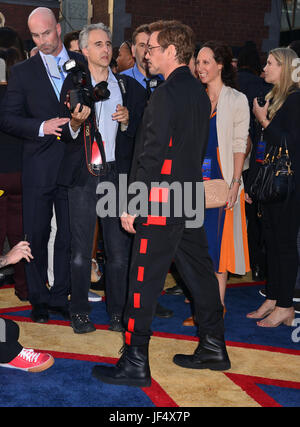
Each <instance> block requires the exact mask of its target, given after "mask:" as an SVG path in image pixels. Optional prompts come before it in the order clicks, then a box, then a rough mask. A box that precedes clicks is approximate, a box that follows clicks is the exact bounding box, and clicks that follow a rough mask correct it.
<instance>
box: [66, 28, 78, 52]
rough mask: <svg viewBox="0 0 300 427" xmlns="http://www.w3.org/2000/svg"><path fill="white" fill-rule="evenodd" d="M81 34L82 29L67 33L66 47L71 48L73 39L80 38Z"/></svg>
mask: <svg viewBox="0 0 300 427" xmlns="http://www.w3.org/2000/svg"><path fill="white" fill-rule="evenodd" d="M79 34H80V31H71V32H70V33H67V34H65V36H64V45H65V47H66V49H70V47H71V42H72V41H74V40H79Z"/></svg>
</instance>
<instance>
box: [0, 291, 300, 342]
mask: <svg viewBox="0 0 300 427" xmlns="http://www.w3.org/2000/svg"><path fill="white" fill-rule="evenodd" d="M260 288H261V287H260V286H241V287H233V288H228V289H227V291H226V299H225V305H226V310H227V312H226V315H225V338H226V340H227V341H234V342H242V343H247V344H253V345H265V346H271V347H282V348H285V349H294V350H299V349H300V345H299V342H294V341H293V340H292V332H293V330H294V329H295V328H293V327H288V326H285V325H281V326H279V327H277V328H275V329H273V328H261V327H259V326H257V325H256V320H254V319H248V318H247V317H246V314H247V313H248V312H250V311H253V310H255V309H256V308H258V307H259V306H260V305H261V304H262V302H263V300H264V298H263V297H262V296H261V295H260V294H259V292H258V291H259V289H260ZM184 299H185V297H184V296H174V295H161V296H160V298H159V302H160V304H162V305H163V306H164V307H166V308H169V309H171V310H173V311H174V316H173V317H172V318H170V319H161V318H158V317H155V318H154V320H153V323H152V330H153V331H157V332H162V333H167V334H179V335H187V336H196V332H197V331H196V327H186V326H183V325H182V322H183V320H184V319H186V318H187V317H189V316H190V315H191V307H190V304H186V303H185V302H184ZM91 307H92V311H91V315H90V317H91V320H92V322H94V323H95V324H96V325H107V324H108V315H107V312H106V306H105V303H104V302H100V303H91ZM6 315H11V316H24V317H29V316H30V311H29V310H25V311H18V312H10V313H6ZM298 316H299V315H298ZM51 319H52V320H62V318H61V317H60V316H57V315H51ZM298 326H299V324H298ZM299 336H300V332H299Z"/></svg>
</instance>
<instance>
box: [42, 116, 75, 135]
mask: <svg viewBox="0 0 300 427" xmlns="http://www.w3.org/2000/svg"><path fill="white" fill-rule="evenodd" d="M69 121H70V119H69V118H68V117H63V118H59V117H55V119H50V120H46V121H45V123H44V127H43V130H44V135H56V136H60V134H61V131H62V129H61V127H60V126H63V125H65V124H66V123H68V122H69Z"/></svg>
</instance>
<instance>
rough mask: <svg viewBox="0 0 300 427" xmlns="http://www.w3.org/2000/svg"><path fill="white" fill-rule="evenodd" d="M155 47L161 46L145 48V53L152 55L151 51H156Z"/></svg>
mask: <svg viewBox="0 0 300 427" xmlns="http://www.w3.org/2000/svg"><path fill="white" fill-rule="evenodd" d="M157 47H161V46H147V47H146V52H147V53H149V55H152V49H156V48H157Z"/></svg>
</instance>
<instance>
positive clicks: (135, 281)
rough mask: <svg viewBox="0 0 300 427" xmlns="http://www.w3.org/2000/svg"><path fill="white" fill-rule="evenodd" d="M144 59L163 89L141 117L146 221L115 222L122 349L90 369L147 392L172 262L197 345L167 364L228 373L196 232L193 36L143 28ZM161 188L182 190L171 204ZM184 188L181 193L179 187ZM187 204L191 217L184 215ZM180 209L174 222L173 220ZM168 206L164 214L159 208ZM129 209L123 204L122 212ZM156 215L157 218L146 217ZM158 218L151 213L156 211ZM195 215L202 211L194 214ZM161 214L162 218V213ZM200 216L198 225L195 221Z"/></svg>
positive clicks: (203, 108)
mask: <svg viewBox="0 0 300 427" xmlns="http://www.w3.org/2000/svg"><path fill="white" fill-rule="evenodd" d="M150 31H151V36H150V39H149V46H148V49H147V55H146V59H147V61H148V65H149V71H150V72H151V74H158V73H162V75H163V76H164V78H165V82H164V83H163V84H161V85H160V87H159V88H158V89H157V90H155V91H154V93H153V94H152V96H151V98H150V101H149V104H148V107H147V109H146V111H145V114H144V118H143V129H142V138H143V150H142V152H141V154H140V155H139V156H138V159H137V164H135V165H134V166H135V170H136V173H135V180H136V182H142V183H144V184H146V186H147V188H148V198H147V200H149V206H148V215H147V216H146V217H139V216H137V209H136V210H134V209H132V210H131V211H129V213H125V212H124V214H123V215H122V218H121V220H122V225H123V228H124V229H125V230H126V231H128V232H129V233H133V234H135V240H134V245H133V251H132V262H131V268H130V279H129V297H128V302H127V307H126V310H125V316H124V318H125V321H126V332H125V345H124V350H123V354H122V356H121V358H120V359H119V361H118V363H117V364H116V366H114V367H107V366H100V365H99V366H95V367H94V369H93V375H94V376H95V377H96V378H97V379H99V380H101V381H103V382H106V383H110V384H115V385H129V386H138V387H148V386H150V385H151V374H150V366H149V355H148V348H149V341H150V336H151V323H152V319H153V314H154V308H155V304H156V301H157V298H158V296H159V294H160V292H161V290H162V289H163V286H164V283H165V278H166V275H167V273H168V269H169V266H170V264H171V262H172V260H175V263H176V265H177V267H178V271H179V273H180V275H182V277H183V278H184V280H185V283H186V285H187V287H188V289H189V291H190V293H191V295H192V298H193V302H194V305H195V313H196V318H197V320H198V322H199V329H198V335H199V338H200V340H199V345H198V347H197V348H196V350H195V353H194V354H193V355H176V356H175V357H174V363H176V364H177V365H179V366H182V367H186V368H193V369H212V370H226V369H229V368H230V360H229V357H228V354H227V350H226V345H225V340H224V322H223V307H222V304H221V301H220V294H219V287H218V281H217V279H216V277H215V274H214V269H213V264H212V260H211V258H210V256H209V254H208V245H207V240H206V235H205V231H204V227H203V217H204V190H203V183H202V171H201V167H202V162H203V159H204V155H205V150H206V146H207V141H208V132H209V117H210V102H209V99H208V97H207V95H206V93H205V91H204V89H203V87H202V85H201V83H200V82H199V81H198V80H196V79H195V78H194V77H193V76H192V74H191V72H190V70H189V68H188V66H187V65H188V63H189V61H190V58H191V56H192V55H193V52H194V43H193V33H192V30H191V29H190V28H189V27H187V26H186V25H183V24H181V23H179V22H176V21H171V22H168V21H167V22H164V21H159V22H156V23H153V24H151V25H150ZM161 182H165V183H167V184H168V185H172V184H178V185H179V187H180V188H181V189H182V190H183V197H182V199H181V200H179V201H178V199H177V200H176V197H175V195H174V192H173V191H172V193H171V191H170V188H169V187H168V186H162V187H161V186H159V187H158V186H157V185H158V183H161ZM187 183H189V184H191V185H189V186H186V187H187V189H188V190H187V191H185V184H187ZM188 199H190V200H191V201H193V202H194V203H193V205H196V208H197V209H196V210H195V211H194V212H193V213H192V212H189V211H188V209H186V208H187V206H186V205H187V203H185V202H184V201H188ZM182 201H183V202H184V203H183V208H184V209H183V210H182V209H181V215H178V212H179V211H180V209H179V208H182V206H181V204H182ZM167 203H169V207H170V211H169V215H165V216H164V215H163V213H164V212H166V211H164V209H163V205H164V204H167ZM128 206H130V201H129V205H128ZM154 208H159V212H160V213H159V214H156V215H153V214H151V213H150V212H152V211H153V209H154ZM156 211H157V209H156ZM199 211H201V212H199ZM161 212H162V213H161ZM199 213H202V218H200V219H199V216H198V220H197V218H196V220H195V218H194V217H195V216H197V214H199Z"/></svg>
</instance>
